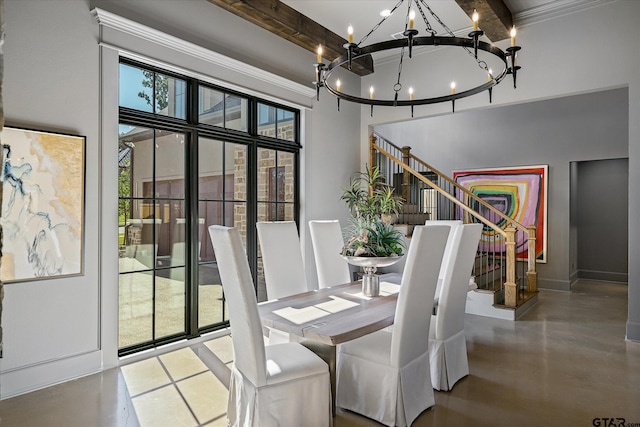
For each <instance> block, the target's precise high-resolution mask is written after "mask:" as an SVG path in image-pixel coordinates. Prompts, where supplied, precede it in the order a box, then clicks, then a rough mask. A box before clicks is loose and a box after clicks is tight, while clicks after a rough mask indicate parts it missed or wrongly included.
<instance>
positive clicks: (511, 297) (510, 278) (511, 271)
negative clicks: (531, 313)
mask: <svg viewBox="0 0 640 427" xmlns="http://www.w3.org/2000/svg"><path fill="white" fill-rule="evenodd" d="M504 231H505V232H506V233H507V243H506V247H507V281H506V282H504V305H506V306H508V307H516V306H517V302H518V291H517V289H516V229H515V227H513V226H509V227H507V228H505V230H504Z"/></svg>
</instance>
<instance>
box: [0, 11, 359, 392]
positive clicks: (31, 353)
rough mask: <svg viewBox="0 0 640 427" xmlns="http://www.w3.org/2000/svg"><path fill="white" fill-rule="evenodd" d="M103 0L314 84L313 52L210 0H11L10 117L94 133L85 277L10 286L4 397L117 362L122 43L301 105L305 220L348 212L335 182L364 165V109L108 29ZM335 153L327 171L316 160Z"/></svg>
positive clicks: (0, 373) (1, 371)
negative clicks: (102, 21)
mask: <svg viewBox="0 0 640 427" xmlns="http://www.w3.org/2000/svg"><path fill="white" fill-rule="evenodd" d="M94 6H97V7H100V8H103V9H105V10H108V11H111V12H114V13H125V14H127V15H126V16H127V17H129V18H134V19H138V20H139V22H142V23H144V24H146V25H150V26H152V27H154V28H155V29H158V30H163V31H165V32H167V33H170V34H172V35H174V36H178V37H182V38H183V39H187V41H189V42H192V43H195V44H196V45H195V46H196V47H206V48H208V49H215V50H217V51H218V52H219V53H223V54H226V55H229V56H232V57H235V58H236V59H239V60H243V61H245V62H247V63H249V64H251V65H253V66H255V67H258V68H260V69H263V70H267V71H270V72H273V73H277V75H279V76H284V77H287V78H289V79H292V80H293V81H294V82H297V83H303V84H304V85H306V86H309V87H310V86H311V85H310V81H311V80H312V79H313V75H312V73H313V68H312V67H310V66H309V64H311V63H313V60H314V54H313V53H311V52H307V51H304V50H303V49H301V48H298V47H296V46H294V45H293V44H291V43H289V42H286V41H284V40H282V39H280V38H278V37H277V36H275V35H272V34H270V33H268V32H266V31H264V30H262V29H259V28H258V27H256V26H254V25H251V24H248V23H246V22H245V21H244V20H241V19H240V18H237V17H235V16H233V15H231V14H229V13H227V12H224V11H222V10H221V9H219V8H217V7H215V6H213V5H212V4H210V3H208V2H206V1H204V0H164V1H160V2H159V1H148V0H136V1H135V2H130V1H120V0H104V1H102V0H96V1H92V2H87V1H85V0H47V1H40V0H6V1H5V19H6V42H5V45H4V54H5V55H4V61H5V75H4V85H3V97H4V108H5V115H6V124H7V125H11V126H18V127H29V128H36V129H43V130H49V131H60V132H64V133H70V134H80V135H85V136H86V137H87V152H86V162H87V166H86V170H87V175H86V186H87V187H86V188H87V190H86V194H87V197H86V212H85V270H84V274H83V275H82V276H78V277H73V278H65V279H50V280H42V281H33V282H23V283H15V284H9V285H6V286H5V292H6V295H5V300H4V304H5V305H4V312H3V326H4V333H5V336H4V358H3V359H0V381H2V390H1V392H2V395H1V396H0V397H2V398H7V397H10V396H13V395H17V394H20V393H24V392H28V391H31V390H34V389H37V388H40V387H45V386H48V385H50V384H54V383H57V382H62V381H66V380H69V379H72V378H75V377H78V376H82V375H86V374H89V373H92V372H97V371H100V370H101V369H104V368H108V367H112V366H115V365H116V364H117V363H118V358H117V298H118V297H117V295H118V281H117V131H118V129H117V103H118V99H117V84H118V80H117V70H118V49H114V48H113V46H116V47H118V48H119V49H122V51H127V52H128V53H129V54H130V55H134V56H136V57H138V58H141V57H147V58H149V59H150V60H152V61H153V63H154V64H156V65H160V66H163V65H167V66H169V67H176V69H181V70H185V72H189V73H193V74H194V75H197V76H198V77H201V78H202V77H208V78H210V79H211V80H212V81H215V82H217V83H220V84H222V85H226V86H228V87H232V88H234V89H240V90H244V89H246V90H247V91H250V92H251V93H255V94H258V95H260V96H264V97H267V98H269V99H274V100H278V101H280V102H283V103H286V104H288V105H295V106H301V107H303V126H304V129H305V130H306V134H305V135H304V141H303V145H304V148H303V151H302V158H303V163H304V164H303V173H304V176H303V177H302V181H303V194H302V200H303V205H302V214H303V218H308V219H315V218H344V217H345V209H344V207H343V206H342V205H341V204H340V203H339V201H337V198H338V197H339V194H338V191H339V190H337V189H336V187H337V184H338V183H340V184H342V183H343V182H344V183H346V182H347V176H348V175H349V174H350V173H351V172H352V171H353V170H355V169H356V168H357V167H358V160H359V158H358V156H359V154H358V150H359V147H358V146H357V143H356V141H357V138H358V125H357V123H358V121H359V115H358V112H357V110H353V111H351V112H349V109H346V111H345V113H346V114H341V115H338V114H334V113H332V112H331V108H330V106H329V105H328V104H327V103H326V102H325V103H321V104H317V103H316V102H315V98H313V97H312V96H310V95H309V94H308V93H306V92H305V91H301V90H298V89H296V88H295V87H294V86H296V85H292V84H289V85H287V84H282V81H278V79H274V80H273V81H271V80H270V81H269V82H265V81H262V80H260V79H259V78H256V77H255V76H251V75H247V74H246V73H243V72H238V71H230V70H229V69H226V68H225V67H224V66H220V65H215V64H212V63H210V62H207V60H206V58H203V57H202V55H200V56H198V55H199V54H202V50H198V49H192V51H190V52H185V51H178V50H175V49H171V48H167V47H163V46H161V45H159V44H158V43H156V42H154V40H141V39H140V38H136V37H135V36H134V35H132V34H130V33H128V32H127V30H126V29H122V30H117V29H113V28H109V27H102V28H100V26H99V25H98V23H97V21H96V19H95V18H94V17H93V16H92V14H91V12H90V11H91V9H92V8H93V7H94ZM239 29H241V30H242V31H239ZM99 43H103V46H104V47H102V48H101V47H100V46H99ZM194 52H195V53H194ZM190 53H191V55H190ZM139 55H142V56H139ZM205 56H206V55H205ZM285 59H286V60H285ZM241 71H242V70H241ZM356 81H357V80H356ZM349 143H351V144H349ZM327 159H331V160H332V161H331V164H330V166H331V169H330V170H329V171H327V170H326V168H325V167H322V166H319V165H318V162H319V161H325V160H327ZM316 200H318V202H315V201H316ZM302 231H303V233H305V232H306V227H304V229H303V230H302ZM303 239H304V240H305V241H306V236H305V235H304V234H303ZM307 247H309V246H308V242H307ZM309 259H311V260H312V257H311V258H309V257H307V260H309Z"/></svg>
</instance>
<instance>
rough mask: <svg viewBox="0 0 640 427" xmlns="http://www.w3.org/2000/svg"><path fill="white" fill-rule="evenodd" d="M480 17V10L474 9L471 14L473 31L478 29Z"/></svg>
mask: <svg viewBox="0 0 640 427" xmlns="http://www.w3.org/2000/svg"><path fill="white" fill-rule="evenodd" d="M479 18H480V16H479V15H478V11H477V10H475V9H473V15H472V16H471V19H473V31H478V19H479Z"/></svg>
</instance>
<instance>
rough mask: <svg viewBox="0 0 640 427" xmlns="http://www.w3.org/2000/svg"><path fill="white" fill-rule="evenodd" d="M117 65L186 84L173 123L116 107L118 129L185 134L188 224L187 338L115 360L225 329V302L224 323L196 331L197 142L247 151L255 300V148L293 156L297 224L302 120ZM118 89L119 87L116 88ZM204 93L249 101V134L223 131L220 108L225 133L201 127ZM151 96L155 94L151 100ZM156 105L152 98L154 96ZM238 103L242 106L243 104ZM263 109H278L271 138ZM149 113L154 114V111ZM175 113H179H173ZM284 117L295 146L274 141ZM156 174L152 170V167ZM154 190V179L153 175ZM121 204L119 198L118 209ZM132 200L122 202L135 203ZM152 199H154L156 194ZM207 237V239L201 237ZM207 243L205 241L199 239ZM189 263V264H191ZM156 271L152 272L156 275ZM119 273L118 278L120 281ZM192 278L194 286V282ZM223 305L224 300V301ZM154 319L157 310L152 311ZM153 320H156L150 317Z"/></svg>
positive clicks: (254, 100)
mask: <svg viewBox="0 0 640 427" xmlns="http://www.w3.org/2000/svg"><path fill="white" fill-rule="evenodd" d="M120 64H125V65H128V66H132V67H136V68H140V69H142V70H147V71H153V72H154V73H159V74H162V75H164V76H168V77H172V78H176V79H179V80H184V81H185V93H184V94H183V97H184V99H185V105H184V109H185V112H186V114H185V118H184V119H181V118H176V117H172V116H168V115H163V114H158V113H154V112H148V111H141V110H137V109H134V108H130V107H123V106H120V103H119V102H118V123H119V124H124V125H129V126H140V127H148V128H149V129H152V130H154V131H157V130H163V131H169V132H177V133H184V135H185V165H184V171H185V174H184V175H185V176H184V185H185V195H184V203H185V217H186V218H188V220H187V228H186V230H185V246H186V247H185V305H186V307H185V328H184V330H185V333H183V334H182V333H181V334H177V335H175V336H169V337H162V338H160V339H158V338H157V337H155V330H154V331H153V339H152V340H151V341H149V342H144V343H140V344H136V345H133V346H129V347H123V348H118V354H119V356H124V355H127V354H132V353H135V352H138V351H142V350H146V349H149V348H154V347H156V346H158V345H162V344H167V343H170V342H174V341H178V340H181V339H184V338H194V337H197V336H200V335H201V334H202V333H205V332H210V331H214V330H217V329H221V328H225V327H228V320H224V319H225V317H228V316H226V315H225V310H226V308H225V305H224V300H223V310H222V321H221V322H220V323H216V324H213V325H206V326H203V327H199V326H198V312H197V311H198V294H197V286H198V284H197V283H196V282H197V277H198V264H199V262H198V260H197V259H194V257H193V256H192V254H195V253H197V251H198V203H199V192H198V180H199V176H198V168H199V165H198V161H199V157H198V141H199V139H200V138H207V139H214V140H219V141H222V142H224V143H232V144H242V145H245V146H246V147H247V152H246V157H247V177H246V193H247V194H246V205H247V206H246V215H247V230H246V250H247V255H248V259H249V266H250V269H251V273H252V275H253V277H254V287H255V292H256V294H257V291H258V280H257V277H258V274H257V273H258V258H257V256H258V249H257V246H258V245H257V233H256V231H255V222H256V221H257V205H258V200H257V182H258V177H257V164H258V163H257V162H258V160H257V150H258V148H267V149H274V150H278V151H285V152H290V153H293V155H294V167H295V174H294V175H295V176H294V198H293V202H292V204H293V210H294V218H295V221H296V223H299V218H300V204H299V200H300V149H301V148H302V145H301V143H300V140H301V138H300V116H301V111H300V110H299V109H296V108H292V107H288V106H286V105H282V104H278V103H276V102H273V101H270V100H267V99H263V98H260V97H257V96H255V95H249V94H245V93H241V92H238V91H236V90H232V89H229V88H225V87H222V86H219V85H216V84H212V83H210V82H207V81H202V80H200V79H196V78H193V77H189V76H186V75H182V74H179V73H175V72H172V71H169V70H166V69H162V68H159V67H156V66H151V65H148V64H145V63H142V62H139V61H135V60H132V59H129V58H127V57H124V56H120V57H119V66H120ZM119 84H120V82H119ZM201 87H204V88H208V89H212V90H215V91H220V92H222V93H223V100H224V101H225V102H226V97H227V95H232V96H237V97H240V98H241V99H246V100H247V101H246V102H247V118H246V120H247V131H246V132H245V131H241V130H237V129H230V128H227V127H226V114H227V113H226V109H225V108H223V117H224V122H223V123H224V125H225V127H220V126H216V125H212V124H207V123H200V122H199V114H200V111H199V108H200V105H199V104H200V100H199V94H200V88H201ZM118 89H119V90H120V86H119V87H118ZM154 95H155V94H154ZM154 99H155V96H154ZM241 102H242V101H241ZM259 104H265V105H269V106H271V107H275V108H276V113H275V116H276V123H275V131H276V133H275V137H271V136H266V135H259V134H258V128H259V124H258V105H259ZM154 108H155V107H153V108H152V109H154ZM176 109H177V107H176ZM281 110H282V111H286V112H289V113H292V114H293V127H294V130H293V135H294V140H293V141H290V140H284V139H278V138H277V132H278V127H277V116H278V112H279V111H281ZM154 168H155V165H154ZM153 179H154V184H153V185H155V181H156V176H155V174H154V178H153ZM124 199H125V198H122V197H120V194H118V203H120V201H122V200H124ZM137 199H138V198H132V197H131V196H130V197H129V198H128V199H126V200H129V201H131V200H137ZM154 199H155V194H154ZM223 200H224V201H223V203H226V196H224V197H223ZM204 234H205V235H206V236H208V234H207V233H206V232H205V233H204ZM203 238H206V237H203ZM188 260H191V262H189V261H188ZM156 267H157V266H154V269H153V271H155V269H156ZM120 274H122V273H120V272H119V273H118V277H120ZM194 278H195V280H194ZM223 299H224V297H223ZM154 313H155V307H154ZM154 316H155V314H154Z"/></svg>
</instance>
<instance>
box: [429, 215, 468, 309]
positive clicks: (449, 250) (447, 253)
mask: <svg viewBox="0 0 640 427" xmlns="http://www.w3.org/2000/svg"><path fill="white" fill-rule="evenodd" d="M424 225H426V226H430V225H446V226H448V227H451V231H450V232H449V238H448V239H447V246H445V248H444V255H443V256H442V264H440V273H438V285H437V286H436V296H435V298H434V299H433V305H434V307H436V308H437V306H438V301H439V300H440V292H441V290H442V280H443V279H444V276H445V274H446V273H447V271H448V270H449V269H450V268H451V255H452V254H453V253H454V251H456V250H457V249H458V248H457V247H456V248H454V242H453V240H454V236H455V230H456V228H457V227H459V226H461V225H462V221H460V220H446V219H438V220H427V221H425V223H424Z"/></svg>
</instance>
